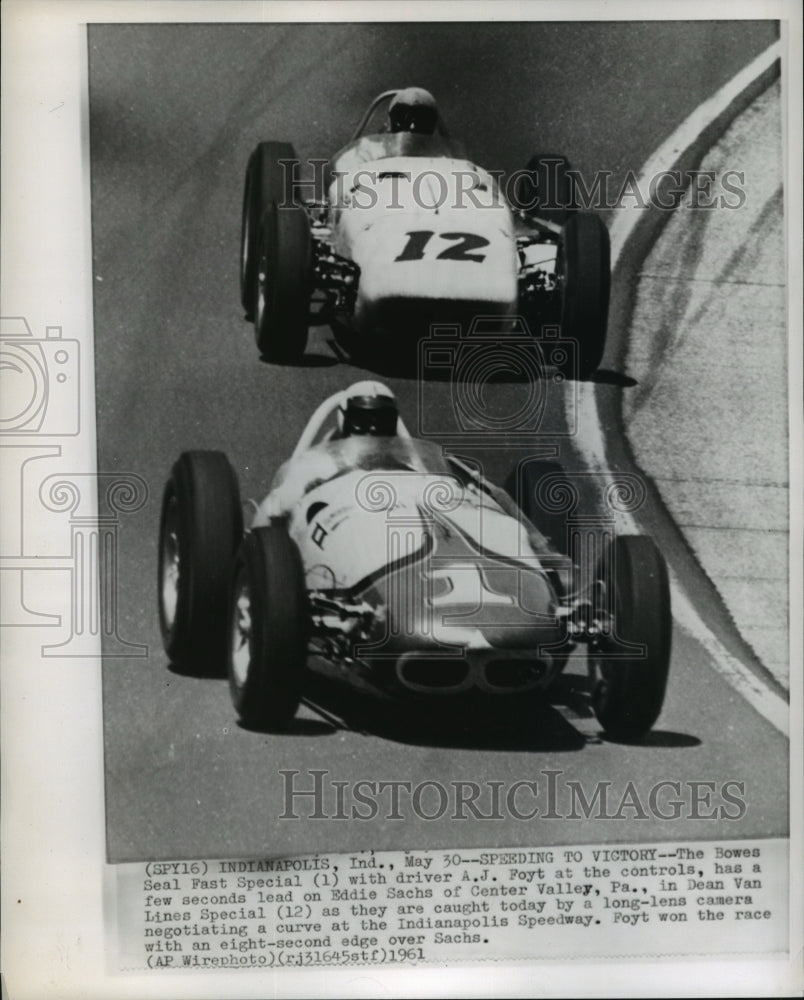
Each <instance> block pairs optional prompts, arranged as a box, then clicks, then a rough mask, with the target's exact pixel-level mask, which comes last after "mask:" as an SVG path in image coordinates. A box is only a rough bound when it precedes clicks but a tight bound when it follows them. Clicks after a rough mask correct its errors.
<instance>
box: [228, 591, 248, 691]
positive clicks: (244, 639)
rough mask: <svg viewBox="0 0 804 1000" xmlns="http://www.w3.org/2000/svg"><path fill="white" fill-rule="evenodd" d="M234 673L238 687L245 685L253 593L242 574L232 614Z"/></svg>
mask: <svg viewBox="0 0 804 1000" xmlns="http://www.w3.org/2000/svg"><path fill="white" fill-rule="evenodd" d="M231 640H232V648H231V659H232V674H233V676H234V680H235V683H236V684H237V686H238V687H243V685H244V684H245V683H246V680H247V678H248V671H249V666H250V664H251V593H250V591H249V587H248V583H247V582H246V580H245V579H244V578H243V577H242V576H241V577H240V578H239V579H238V582H237V587H236V589H235V595H234V614H233V616H232V636H231Z"/></svg>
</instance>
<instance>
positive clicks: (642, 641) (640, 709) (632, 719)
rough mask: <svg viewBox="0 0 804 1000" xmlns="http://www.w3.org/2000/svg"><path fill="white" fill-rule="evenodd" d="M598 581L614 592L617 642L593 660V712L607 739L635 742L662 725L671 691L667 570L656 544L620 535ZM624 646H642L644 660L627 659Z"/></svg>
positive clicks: (609, 641) (608, 642)
mask: <svg viewBox="0 0 804 1000" xmlns="http://www.w3.org/2000/svg"><path fill="white" fill-rule="evenodd" d="M598 578H599V579H603V580H604V581H606V582H607V584H608V586H607V587H606V589H607V590H608V591H609V593H610V591H611V587H612V586H613V589H614V596H613V608H614V636H613V637H609V638H607V639H606V640H605V641H604V643H603V645H602V649H601V651H600V652H601V655H599V656H594V657H593V656H591V654H590V674H591V677H592V681H593V688H592V707H593V709H594V712H595V716H596V717H597V720H598V722H599V723H600V725H601V726H602V727H603V729H604V730H605V732H606V733H607V734H609V735H610V736H612V737H614V738H615V739H621V740H637V739H639V738H640V737H641V736H644V734H645V733H646V732H648V730H649V729H650V728H651V726H652V725H653V724H654V722H655V721H656V720H657V719H658V717H659V713H660V712H661V710H662V705H663V703H664V694H665V689H666V687H667V676H668V671H669V668H670V649H671V644H672V631H673V620H672V614H671V609H670V583H669V579H668V574H667V565H666V564H665V561H664V557H663V556H662V554H661V552H659V550H658V549H657V547H656V545H655V544H654V542H653V541H652V539H650V538H647V537H645V536H643V535H621V536H619V537H617V538H615V539H614V541H613V542H612V543H611V545H610V547H609V550H608V555H607V556H605V557H604V558H603V559H602V560H601V564H600V566H599V567H598ZM623 643H632V644H638V645H640V646H643V647H644V648H645V654H644V655H643V656H641V657H640V656H628V655H625V654H626V653H627V651H626V650H624V649H623ZM607 652H608V653H609V655H608V656H607V655H606V654H607ZM615 654H616V655H615Z"/></svg>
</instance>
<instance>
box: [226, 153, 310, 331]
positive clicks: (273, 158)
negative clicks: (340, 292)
mask: <svg viewBox="0 0 804 1000" xmlns="http://www.w3.org/2000/svg"><path fill="white" fill-rule="evenodd" d="M296 163H298V157H297V156H296V150H295V149H294V148H293V146H292V145H291V144H290V143H289V142H261V143H260V144H259V145H258V146H257V147H256V149H255V150H254V152H253V153H252V154H251V156H250V157H249V160H248V166H247V167H246V181H245V184H244V186H243V214H242V218H241V226H240V301H241V303H242V305H243V309H245V311H246V316H247V318H248V319H253V317H254V308H255V303H256V299H255V296H256V294H257V252H258V250H259V246H258V240H259V231H260V220H261V219H262V217H263V215H264V213H265V210H266V209H267V208H268V206H269V205H271V204H273V203H274V202H277V203H278V204H280V205H289V204H291V203H292V202H293V200H294V199H293V195H294V191H293V172H294V171H295V170H296V167H295V166H294V165H295V164H296Z"/></svg>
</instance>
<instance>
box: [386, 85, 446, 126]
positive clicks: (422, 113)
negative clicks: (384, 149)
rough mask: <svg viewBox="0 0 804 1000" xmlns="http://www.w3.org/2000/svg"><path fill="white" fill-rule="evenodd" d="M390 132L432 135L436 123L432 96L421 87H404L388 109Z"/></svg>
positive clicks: (436, 118)
mask: <svg viewBox="0 0 804 1000" xmlns="http://www.w3.org/2000/svg"><path fill="white" fill-rule="evenodd" d="M388 120H389V122H390V126H391V131H392V132H422V133H424V134H426V135H432V134H433V132H435V128H436V123H437V122H438V109H437V108H436V102H435V98H434V97H433V95H432V94H431V93H430V91H429V90H424V89H423V88H422V87H406V88H405V89H404V90H400V91H398V92H397V93H396V95H395V97H394V99H393V100H392V101H391V103H390V105H389V107H388Z"/></svg>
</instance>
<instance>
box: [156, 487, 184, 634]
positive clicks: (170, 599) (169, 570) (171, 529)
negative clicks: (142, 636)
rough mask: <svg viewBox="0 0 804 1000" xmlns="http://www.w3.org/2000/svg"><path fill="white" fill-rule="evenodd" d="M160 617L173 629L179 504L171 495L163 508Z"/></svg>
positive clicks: (178, 576) (178, 571)
mask: <svg viewBox="0 0 804 1000" xmlns="http://www.w3.org/2000/svg"><path fill="white" fill-rule="evenodd" d="M160 565H161V568H162V587H161V594H162V617H163V619H164V623H165V627H166V628H167V629H168V631H172V630H173V625H174V623H175V621H176V607H177V605H178V603H179V582H180V579H181V557H180V554H179V505H178V502H177V500H176V497H175V496H172V497H171V498H170V500H169V501H168V503H167V507H166V508H165V526H164V529H163V532H162V552H161V561H160Z"/></svg>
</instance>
